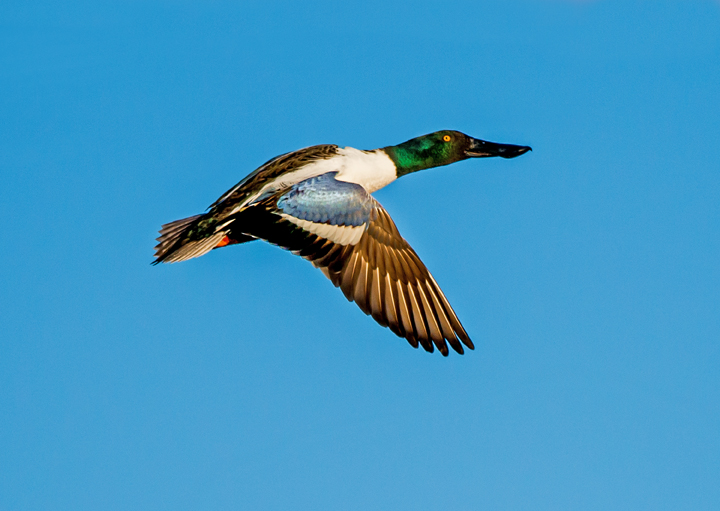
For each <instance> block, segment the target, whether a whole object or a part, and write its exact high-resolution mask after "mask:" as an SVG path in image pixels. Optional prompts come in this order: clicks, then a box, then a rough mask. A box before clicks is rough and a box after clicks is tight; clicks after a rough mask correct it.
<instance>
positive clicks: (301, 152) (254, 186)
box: [208, 144, 338, 210]
mask: <svg viewBox="0 0 720 511" xmlns="http://www.w3.org/2000/svg"><path fill="white" fill-rule="evenodd" d="M337 150H338V146H336V145H334V144H322V145H315V146H310V147H305V148H303V149H298V150H297V151H292V152H290V153H285V154H281V155H280V156H276V157H275V158H273V159H271V160H268V161H267V162H265V163H264V164H262V165H260V167H258V168H257V169H255V170H253V171H252V172H251V173H250V174H248V175H247V176H245V177H244V178H243V179H242V181H240V182H239V183H238V184H236V185H235V186H233V187H232V188H231V189H229V190H228V191H227V192H225V193H224V194H222V196H220V198H218V200H216V201H215V202H213V203H212V204H211V205H210V207H209V208H208V209H210V210H215V209H227V208H228V207H233V206H235V205H237V204H241V203H242V202H244V201H245V200H246V199H247V197H249V196H252V195H253V194H254V193H255V192H257V191H258V190H260V189H262V188H263V187H264V186H265V185H267V184H268V183H271V182H272V181H273V180H275V179H277V178H278V177H280V176H282V175H283V174H286V173H288V172H292V171H293V170H295V169H299V168H301V167H304V166H305V165H308V164H310V163H313V162H315V161H317V160H325V159H328V158H332V157H333V156H335V155H336V154H337Z"/></svg>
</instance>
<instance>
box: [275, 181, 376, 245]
mask: <svg viewBox="0 0 720 511" xmlns="http://www.w3.org/2000/svg"><path fill="white" fill-rule="evenodd" d="M336 175H337V172H329V173H327V174H322V175H320V176H316V177H312V178H310V179H306V180H305V181H301V182H300V183H297V184H296V185H293V186H292V187H291V188H290V190H289V191H288V192H287V193H285V194H283V195H282V196H281V197H280V198H279V199H278V201H277V207H278V209H279V210H280V214H281V216H282V217H283V218H285V219H286V220H288V221H290V222H292V223H294V224H295V225H297V226H299V227H301V228H303V229H305V230H306V231H308V232H312V233H314V234H317V235H318V236H321V237H323V238H326V239H328V240H330V241H332V242H334V243H337V244H339V245H355V244H357V243H358V242H359V241H360V238H361V237H362V235H363V233H364V232H365V229H366V228H367V224H368V221H369V220H370V218H371V216H372V213H373V209H374V208H375V200H374V199H373V198H372V197H371V196H370V194H369V193H367V192H366V191H365V189H364V188H363V187H362V186H360V185H358V184H355V183H347V182H345V181H338V180H337V179H335V176H336Z"/></svg>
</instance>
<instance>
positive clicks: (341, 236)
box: [280, 213, 367, 245]
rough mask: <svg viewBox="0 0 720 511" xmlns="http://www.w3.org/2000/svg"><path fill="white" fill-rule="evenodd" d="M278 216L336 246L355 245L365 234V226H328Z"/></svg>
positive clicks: (288, 216) (283, 215)
mask: <svg viewBox="0 0 720 511" xmlns="http://www.w3.org/2000/svg"><path fill="white" fill-rule="evenodd" d="M280 216H282V217H283V218H284V219H285V220H287V221H288V222H292V223H293V224H295V225H297V226H298V227H301V228H303V229H305V230H306V231H308V232H311V233H313V234H317V235H318V236H321V237H323V238H325V239H327V240H330V241H332V242H333V243H337V244H338V245H357V244H358V242H359V241H360V238H362V235H363V233H364V232H365V226H366V225H367V224H362V225H358V226H354V225H330V224H321V223H317V222H310V221H308V220H302V219H300V218H295V217H294V216H292V215H287V214H285V213H282V214H281V215H280Z"/></svg>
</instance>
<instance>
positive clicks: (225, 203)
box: [152, 144, 338, 264]
mask: <svg viewBox="0 0 720 511" xmlns="http://www.w3.org/2000/svg"><path fill="white" fill-rule="evenodd" d="M337 149H338V147H337V146H336V145H330V144H325V145H316V146H312V147H306V148H304V149H298V150H297V151H293V152H291V153H286V154H281V155H280V156H276V157H275V158H273V159H272V160H269V161H268V162H266V163H264V164H263V165H261V166H260V167H258V168H257V169H255V170H254V171H252V172H251V173H250V174H248V175H247V176H245V178H243V180H242V181H240V182H239V183H238V184H236V185H235V186H233V187H232V188H231V189H230V190H228V191H227V192H225V193H224V194H223V195H222V196H221V197H220V198H219V199H218V200H216V201H215V202H213V203H212V204H211V205H210V207H209V208H208V212H207V213H205V214H203V215H196V216H192V217H189V218H183V219H181V220H176V221H174V222H170V223H167V224H165V225H163V226H162V228H161V229H160V236H159V237H158V238H157V241H158V244H157V245H156V246H155V260H154V261H153V263H152V264H158V263H175V262H179V261H186V260H187V259H192V258H193V257H200V256H201V255H204V254H206V253H208V252H210V251H211V250H212V249H214V248H218V247H224V246H225V245H229V244H234V243H244V242H246V241H251V240H252V239H254V238H253V237H251V236H242V235H236V236H235V237H234V238H230V237H228V236H227V235H228V233H229V229H227V226H228V225H229V223H231V222H232V219H231V220H230V221H226V218H227V217H232V216H233V215H234V214H236V213H237V212H238V211H240V210H242V209H243V207H245V206H246V204H247V203H248V202H251V201H252V200H254V198H256V197H257V196H258V195H259V194H260V193H261V191H262V190H263V189H265V188H266V186H268V185H270V188H272V185H273V182H274V181H275V180H278V179H280V180H281V179H282V178H283V176H286V175H287V174H290V173H292V172H293V171H295V170H299V169H301V168H302V167H305V166H306V165H310V164H312V163H314V162H317V161H318V160H326V159H329V158H332V157H333V156H335V155H336V154H337Z"/></svg>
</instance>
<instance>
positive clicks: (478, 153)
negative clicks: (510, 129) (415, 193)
mask: <svg viewBox="0 0 720 511" xmlns="http://www.w3.org/2000/svg"><path fill="white" fill-rule="evenodd" d="M383 150H384V151H385V152H386V153H387V155H388V156H389V157H390V159H391V160H392V161H393V163H395V167H396V168H397V175H398V177H400V176H404V175H405V174H409V173H411V172H417V171H418V170H423V169H429V168H432V167H439V166H441V165H449V164H450V163H455V162H456V161H460V160H465V159H467V158H483V157H489V156H501V157H503V158H514V157H516V156H520V155H521V154H523V153H526V152H528V151H530V150H531V149H530V147H528V146H518V145H511V144H497V143H495V142H486V141H485V140H478V139H476V138H472V137H469V136H467V135H465V134H464V133H460V132H459V131H450V130H444V131H436V132H435V133H430V134H429V135H423V136H422V137H417V138H413V139H412V140H408V141H407V142H403V143H402V144H399V145H396V146H389V147H385V148H383Z"/></svg>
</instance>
